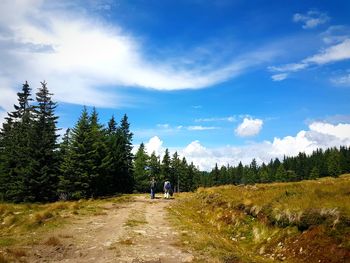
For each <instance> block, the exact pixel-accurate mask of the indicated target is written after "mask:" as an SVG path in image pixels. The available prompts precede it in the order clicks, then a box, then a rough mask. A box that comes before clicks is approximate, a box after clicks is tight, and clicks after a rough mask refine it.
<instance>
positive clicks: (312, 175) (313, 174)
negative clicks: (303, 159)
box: [309, 166, 320, 179]
mask: <svg viewBox="0 0 350 263" xmlns="http://www.w3.org/2000/svg"><path fill="white" fill-rule="evenodd" d="M319 177H320V171H319V170H318V168H317V167H316V166H315V167H314V168H312V170H311V173H310V176H309V179H317V178H319Z"/></svg>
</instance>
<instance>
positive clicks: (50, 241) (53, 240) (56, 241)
mask: <svg viewBox="0 0 350 263" xmlns="http://www.w3.org/2000/svg"><path fill="white" fill-rule="evenodd" d="M44 245H47V246H53V247H56V246H60V245H62V243H61V240H59V238H57V237H49V238H48V239H47V240H46V241H45V242H44Z"/></svg>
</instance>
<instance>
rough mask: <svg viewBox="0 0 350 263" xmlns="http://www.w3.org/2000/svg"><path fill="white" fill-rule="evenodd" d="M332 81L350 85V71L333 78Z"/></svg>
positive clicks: (339, 84) (337, 83)
mask: <svg viewBox="0 0 350 263" xmlns="http://www.w3.org/2000/svg"><path fill="white" fill-rule="evenodd" d="M331 82H332V83H333V84H334V85H336V86H342V87H350V73H347V74H345V75H342V76H337V77H333V78H331Z"/></svg>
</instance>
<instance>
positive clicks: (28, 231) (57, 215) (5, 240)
mask: <svg viewBox="0 0 350 263" xmlns="http://www.w3.org/2000/svg"><path fill="white" fill-rule="evenodd" d="M130 200H132V196H119V197H112V198H107V199H96V200H95V199H90V200H79V201H65V202H63V201H60V202H55V203H49V204H11V203H0V263H1V262H25V260H24V259H23V257H25V255H20V253H19V252H18V251H22V250H21V247H22V246H27V245H31V244H39V243H41V242H42V241H41V239H42V237H45V236H47V233H48V232H50V231H51V230H52V229H54V228H58V227H60V226H62V225H64V224H66V223H69V222H70V221H71V220H73V219H75V218H81V217H84V216H103V215H106V212H105V210H106V207H105V206H106V204H107V203H109V204H112V205H114V206H117V205H119V204H122V203H125V202H128V201H130ZM60 243H61V242H60V240H59V238H57V237H50V238H48V239H47V240H46V241H44V242H43V244H45V245H48V246H58V245H60ZM16 251H17V252H16Z"/></svg>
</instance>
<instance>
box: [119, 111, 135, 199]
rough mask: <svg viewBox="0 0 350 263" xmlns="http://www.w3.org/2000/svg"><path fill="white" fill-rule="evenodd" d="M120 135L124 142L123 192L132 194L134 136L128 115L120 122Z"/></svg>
mask: <svg viewBox="0 0 350 263" xmlns="http://www.w3.org/2000/svg"><path fill="white" fill-rule="evenodd" d="M119 134H120V136H121V141H122V154H123V156H122V161H123V163H122V166H121V177H120V179H121V187H122V188H121V192H124V193H130V192H132V189H133V185H134V182H133V174H132V169H133V164H132V162H133V158H134V157H133V154H132V137H133V134H132V132H131V131H130V124H129V122H128V117H127V116H126V114H125V115H124V117H123V118H122V120H121V121H120V128H119Z"/></svg>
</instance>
